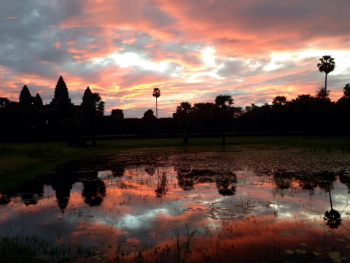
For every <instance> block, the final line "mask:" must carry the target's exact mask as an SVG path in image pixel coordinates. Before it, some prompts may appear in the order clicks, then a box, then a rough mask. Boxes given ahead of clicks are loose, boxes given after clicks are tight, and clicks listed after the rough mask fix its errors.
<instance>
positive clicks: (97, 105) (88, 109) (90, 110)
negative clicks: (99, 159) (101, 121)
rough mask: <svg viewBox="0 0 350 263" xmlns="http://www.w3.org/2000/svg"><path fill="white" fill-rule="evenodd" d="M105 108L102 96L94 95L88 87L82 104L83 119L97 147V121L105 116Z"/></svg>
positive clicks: (93, 143)
mask: <svg viewBox="0 0 350 263" xmlns="http://www.w3.org/2000/svg"><path fill="white" fill-rule="evenodd" d="M104 107H105V103H104V102H103V101H102V99H101V97H100V95H99V94H98V93H92V92H91V90H90V88H89V87H87V88H86V90H85V92H84V95H83V99H82V103H81V117H82V119H83V122H84V123H85V124H86V126H87V127H88V130H89V131H90V132H89V133H90V134H91V133H92V145H93V146H95V145H96V137H95V136H96V134H95V130H96V129H95V126H96V121H97V119H98V118H99V117H102V116H103V112H104Z"/></svg>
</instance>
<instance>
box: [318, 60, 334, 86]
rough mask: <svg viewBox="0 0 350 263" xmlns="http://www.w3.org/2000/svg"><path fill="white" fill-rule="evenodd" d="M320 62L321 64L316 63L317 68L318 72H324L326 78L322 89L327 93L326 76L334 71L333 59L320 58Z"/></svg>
mask: <svg viewBox="0 0 350 263" xmlns="http://www.w3.org/2000/svg"><path fill="white" fill-rule="evenodd" d="M320 61H321V63H318V64H317V67H318V69H319V70H320V72H324V73H325V74H326V78H325V81H324V83H325V84H324V87H325V88H324V89H325V91H327V75H328V74H329V73H330V72H332V71H333V70H334V68H335V62H334V58H332V57H331V56H323V57H322V58H320Z"/></svg>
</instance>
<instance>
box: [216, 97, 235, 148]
mask: <svg viewBox="0 0 350 263" xmlns="http://www.w3.org/2000/svg"><path fill="white" fill-rule="evenodd" d="M232 104H233V99H232V98H231V96H230V95H219V96H217V97H216V98H215V105H216V107H217V109H218V114H219V121H220V126H221V131H222V142H221V144H222V145H225V143H226V136H225V135H226V126H227V124H228V122H230V120H231V119H232V118H233V112H232V108H231V105H232Z"/></svg>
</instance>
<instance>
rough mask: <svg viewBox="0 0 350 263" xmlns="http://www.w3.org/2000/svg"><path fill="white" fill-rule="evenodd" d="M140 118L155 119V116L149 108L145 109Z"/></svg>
mask: <svg viewBox="0 0 350 263" xmlns="http://www.w3.org/2000/svg"><path fill="white" fill-rule="evenodd" d="M142 119H144V120H155V119H156V116H154V114H153V110H151V109H149V110H147V111H145V113H144V114H143V117H142Z"/></svg>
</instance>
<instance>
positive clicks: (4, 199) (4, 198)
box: [0, 193, 11, 205]
mask: <svg viewBox="0 0 350 263" xmlns="http://www.w3.org/2000/svg"><path fill="white" fill-rule="evenodd" d="M10 202H11V198H10V196H9V195H8V194H4V193H0V205H7V204H8V203H10Z"/></svg>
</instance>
